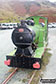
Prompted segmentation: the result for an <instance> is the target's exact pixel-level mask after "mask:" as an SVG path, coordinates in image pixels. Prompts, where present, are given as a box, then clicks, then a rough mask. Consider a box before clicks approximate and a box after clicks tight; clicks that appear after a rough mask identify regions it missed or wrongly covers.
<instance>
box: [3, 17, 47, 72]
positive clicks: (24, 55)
mask: <svg viewBox="0 0 56 84" xmlns="http://www.w3.org/2000/svg"><path fill="white" fill-rule="evenodd" d="M40 19H43V20H44V22H45V25H44V26H42V25H41V24H39V20H40ZM47 22H48V20H47V18H45V17H41V16H31V17H28V18H26V20H22V21H21V23H20V24H19V23H18V24H17V27H16V28H14V30H13V32H12V37H11V38H12V42H13V44H14V45H15V46H16V49H14V51H12V52H11V53H10V54H9V55H7V56H6V61H4V63H5V64H6V65H7V66H9V67H20V68H27V69H37V70H39V69H40V68H41V59H42V56H43V53H44V50H45V48H46V44H47V33H48V29H47Z"/></svg>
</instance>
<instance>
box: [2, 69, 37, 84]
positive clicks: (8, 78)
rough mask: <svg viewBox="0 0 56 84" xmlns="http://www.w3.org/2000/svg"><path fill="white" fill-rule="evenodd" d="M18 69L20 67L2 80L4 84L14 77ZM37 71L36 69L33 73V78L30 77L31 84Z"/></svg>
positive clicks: (29, 83)
mask: <svg viewBox="0 0 56 84" xmlns="http://www.w3.org/2000/svg"><path fill="white" fill-rule="evenodd" d="M17 71H18V68H15V69H14V70H13V72H12V73H11V74H10V75H9V76H8V77H7V78H6V79H5V80H4V81H3V82H2V84H7V83H8V82H9V81H10V80H11V79H12V77H13V76H14V75H15V73H16V72H17ZM35 73H36V70H35V71H34V72H33V74H32V76H31V78H30V80H29V81H28V84H31V82H32V80H33V78H34V76H35Z"/></svg>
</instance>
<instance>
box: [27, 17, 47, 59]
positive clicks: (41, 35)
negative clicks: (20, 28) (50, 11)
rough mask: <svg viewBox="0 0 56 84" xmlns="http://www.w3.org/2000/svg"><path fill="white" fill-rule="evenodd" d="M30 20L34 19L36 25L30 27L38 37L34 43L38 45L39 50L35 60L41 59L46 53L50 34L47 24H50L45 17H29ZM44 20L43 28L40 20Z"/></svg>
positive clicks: (36, 52)
mask: <svg viewBox="0 0 56 84" xmlns="http://www.w3.org/2000/svg"><path fill="white" fill-rule="evenodd" d="M27 19H28V20H31V19H33V20H34V23H35V25H34V26H30V28H32V29H33V30H34V31H35V33H36V37H35V40H34V43H37V46H38V48H37V49H36V51H35V55H34V58H41V57H42V54H43V53H44V48H45V47H46V43H47V34H48V30H47V23H48V19H47V18H45V17H41V16H32V17H28V18H27ZM40 19H43V20H44V22H45V26H44V27H42V26H41V25H40V24H39V20H40Z"/></svg>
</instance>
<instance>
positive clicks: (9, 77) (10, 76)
mask: <svg viewBox="0 0 56 84" xmlns="http://www.w3.org/2000/svg"><path fill="white" fill-rule="evenodd" d="M17 71H18V68H15V70H14V71H13V72H12V73H11V74H10V75H9V76H8V77H7V78H6V79H5V80H4V81H3V83H2V84H7V83H8V82H9V80H10V79H11V78H12V77H13V75H14V74H15V73H16V72H17Z"/></svg>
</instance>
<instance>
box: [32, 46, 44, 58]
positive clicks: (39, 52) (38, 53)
mask: <svg viewBox="0 0 56 84" xmlns="http://www.w3.org/2000/svg"><path fill="white" fill-rule="evenodd" d="M43 52H44V47H40V48H37V49H36V51H35V55H34V57H35V58H41V56H42V54H43Z"/></svg>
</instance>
